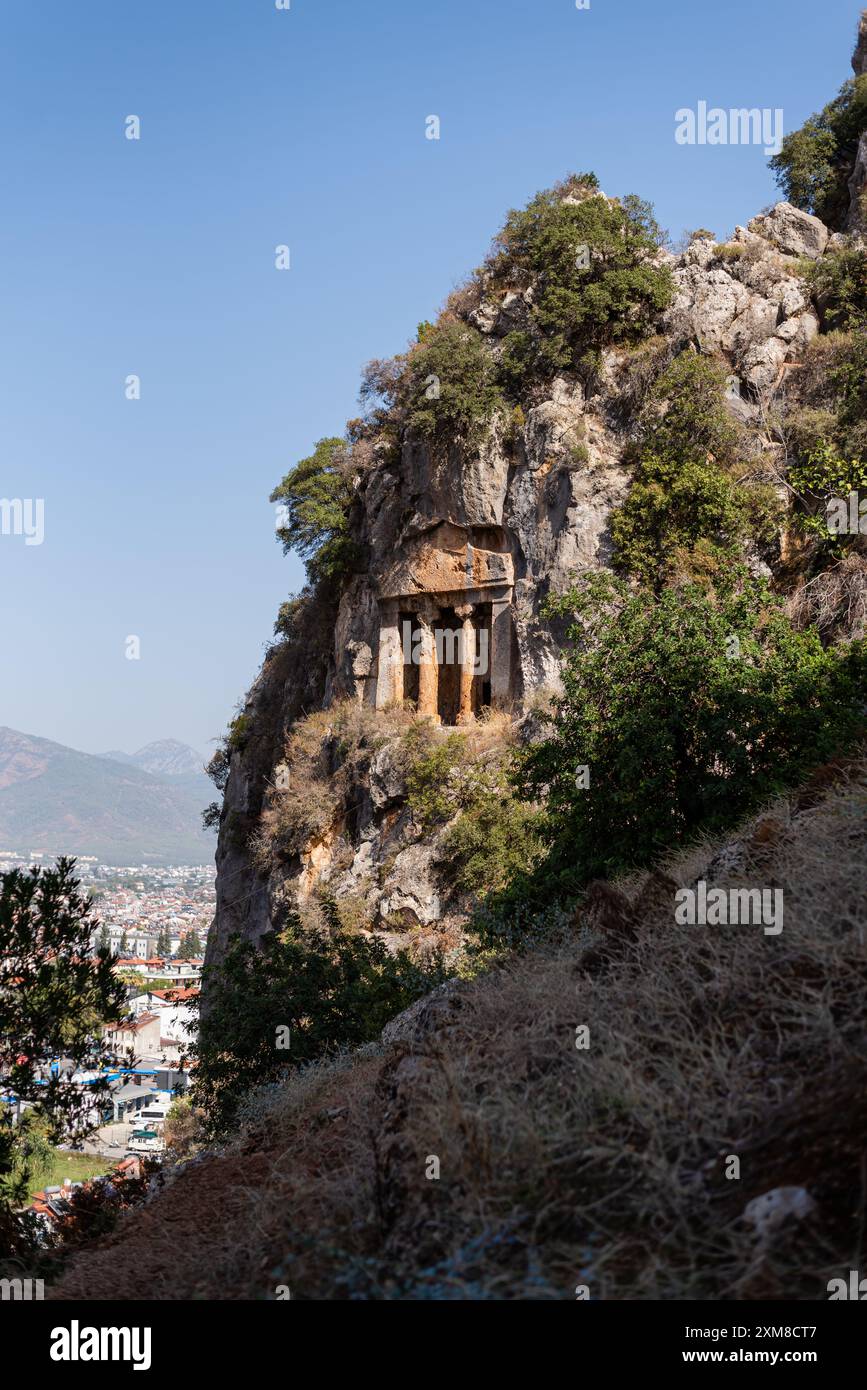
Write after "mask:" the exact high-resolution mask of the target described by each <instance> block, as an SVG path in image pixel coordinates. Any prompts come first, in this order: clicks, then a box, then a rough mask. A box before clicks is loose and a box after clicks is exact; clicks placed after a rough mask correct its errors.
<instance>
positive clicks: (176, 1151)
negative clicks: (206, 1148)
mask: <svg viewBox="0 0 867 1390" xmlns="http://www.w3.org/2000/svg"><path fill="white" fill-rule="evenodd" d="M201 1134H202V1117H201V1115H200V1113H199V1112H198V1111H197V1110H196V1108H195V1106H194V1105H193V1103H192V1101H191V1100H190V1098H189V1096H178V1097H177V1098H176V1099H175V1100H173V1101H172V1104H171V1107H170V1109H169V1113H168V1114H167V1115H166V1120H165V1124H164V1126H163V1137H164V1139H165V1141H166V1148H167V1149H168V1150H169V1151H170V1152H171V1154H172V1157H173V1158H175V1159H177V1160H182V1159H185V1158H190V1157H191V1156H192V1155H193V1154H194V1153H195V1152H196V1149H197V1148H198V1147H199V1143H200V1140H201Z"/></svg>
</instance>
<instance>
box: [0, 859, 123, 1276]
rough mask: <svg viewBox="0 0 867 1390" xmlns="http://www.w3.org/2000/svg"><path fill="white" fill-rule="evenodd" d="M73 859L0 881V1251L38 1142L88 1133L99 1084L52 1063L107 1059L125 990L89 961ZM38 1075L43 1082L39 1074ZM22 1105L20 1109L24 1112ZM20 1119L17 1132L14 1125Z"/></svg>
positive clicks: (12, 1232) (7, 1245) (84, 905)
mask: <svg viewBox="0 0 867 1390" xmlns="http://www.w3.org/2000/svg"><path fill="white" fill-rule="evenodd" d="M74 865H75V861H74V860H71V859H59V860H58V861H57V865H56V867H54V868H33V869H31V870H29V872H25V871H23V870H21V869H12V870H10V871H9V872H7V873H3V874H0V1077H2V1080H3V1088H4V1090H5V1091H6V1092H7V1094H8V1095H10V1096H12V1097H14V1101H13V1103H11V1104H3V1105H0V1252H2V1253H4V1254H9V1253H10V1252H12V1251H14V1250H15V1249H17V1248H18V1247H19V1245H20V1243H21V1241H22V1240H23V1236H24V1233H23V1229H22V1226H21V1223H20V1222H19V1221H18V1220H17V1218H16V1216H15V1214H14V1211H13V1208H14V1206H16V1205H20V1203H21V1202H22V1200H24V1199H25V1198H26V1196H27V1192H28V1184H29V1179H30V1177H31V1175H32V1172H33V1169H34V1164H36V1163H37V1162H38V1161H39V1160H40V1155H42V1156H43V1157H44V1148H45V1144H46V1143H50V1144H56V1143H58V1142H60V1141H61V1140H65V1141H72V1142H77V1141H79V1140H80V1139H81V1138H82V1137H83V1136H84V1135H85V1134H86V1133H87V1132H88V1131H89V1130H90V1129H91V1128H92V1127H93V1111H92V1110H91V1109H90V1105H91V1102H92V1101H94V1100H95V1101H98V1100H99V1098H100V1097H101V1095H102V1094H103V1093H104V1092H105V1090H106V1087H105V1085H98V1086H93V1087H88V1088H87V1091H86V1093H85V1091H84V1089H83V1088H81V1087H78V1086H72V1085H70V1083H69V1080H68V1078H67V1077H66V1075H60V1074H58V1075H51V1073H50V1063H51V1061H52V1059H53V1058H55V1057H58V1056H63V1057H66V1058H68V1059H69V1061H70V1062H71V1063H72V1065H73V1067H76V1068H77V1067H79V1066H81V1065H83V1064H84V1063H85V1062H86V1063H87V1064H88V1065H90V1066H98V1065H99V1064H100V1062H101V1061H103V1060H105V1059H107V1057H108V1051H107V1049H106V1048H105V1047H104V1046H103V1044H102V1043H101V1041H99V1036H100V1030H101V1026H102V1024H103V1023H105V1022H110V1021H115V1020H117V1019H119V1018H120V1017H121V1014H122V1012H123V1007H124V999H125V991H124V988H123V985H122V983H121V982H120V981H119V980H117V979H116V978H115V976H114V974H113V973H112V958H111V956H110V955H109V953H108V952H107V951H105V950H102V949H99V950H98V951H97V954H96V958H95V959H94V957H93V956H92V955H91V954H90V941H91V937H92V934H93V930H94V927H95V925H96V924H95V923H94V921H93V920H92V906H91V903H90V902H89V901H88V900H87V899H85V898H83V897H82V896H81V894H80V893H79V884H78V881H77V880H76V879H75V877H74V874H73V870H74ZM43 1072H44V1073H45V1075H42V1073H43ZM25 1106H26V1107H28V1108H27V1109H26V1111H25V1110H24V1109H23V1107H25ZM22 1114H26V1115H27V1120H26V1123H25V1124H24V1126H23V1128H21V1129H19V1128H18V1126H17V1125H16V1124H15V1120H16V1118H17V1117H20V1115H22Z"/></svg>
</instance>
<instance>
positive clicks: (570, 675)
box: [520, 569, 867, 900]
mask: <svg viewBox="0 0 867 1390" xmlns="http://www.w3.org/2000/svg"><path fill="white" fill-rule="evenodd" d="M552 611H554V612H556V613H558V614H559V615H560V616H561V617H563V618H566V619H567V620H568V621H569V623H570V626H569V638H570V641H571V643H572V645H571V646H570V649H569V651H568V653H567V657H566V663H565V667H564V672H563V679H564V693H563V696H562V698H561V699H560V700H559V701H558V702H557V705H556V712H555V715H554V718H553V722H552V724H551V726H550V731H549V733H548V734H547V737H545V738H543V740H542V741H541V742H539V743H538V744H535V745H533V746H531V747H529V748H528V749H527V750H526V751H525V752H524V753H523V754H522V760H521V769H520V782H521V785H522V787H523V789H524V791H525V793H526V794H527V795H529V796H530V797H532V798H538V799H544V801H545V805H546V809H547V821H546V824H545V825H544V827H543V829H544V834H545V837H546V839H547V841H548V844H549V846H550V850H549V855H548V857H547V859H546V860H545V862H544V863H543V865H542V866H541V869H540V870H539V873H538V874H537V875H536V876H535V878H534V879H533V880H532V882H531V883H530V884H529V885H528V884H527V883H525V884H524V889H525V890H526V891H527V892H529V894H530V896H531V897H532V896H533V894H536V895H538V896H540V897H541V898H545V899H547V900H550V897H551V895H552V894H553V895H554V896H556V895H557V893H558V892H562V893H563V894H564V895H567V894H568V892H569V891H572V892H575V891H577V890H578V889H579V888H580V886H581V885H582V884H583V883H585V882H586V881H587V880H588V879H590V878H592V877H599V876H609V875H611V874H613V873H615V872H617V871H619V870H621V869H624V868H628V867H633V866H636V865H643V864H647V863H648V862H649V861H650V860H652V859H653V858H654V857H655V856H656V855H657V854H658V853H659V852H660V851H663V850H666V849H669V848H670V847H672V846H674V845H677V844H680V843H682V842H684V841H685V840H686V839H687V838H689V837H691V836H693V835H695V834H697V833H699V832H700V831H706V832H708V833H714V832H716V831H719V830H721V829H723V828H725V827H726V826H729V825H731V824H733V823H735V822H736V821H737V820H738V819H739V818H740V817H742V816H743V815H744V814H745V813H746V812H747V811H748V810H749V809H750V808H751V807H752V806H754V805H756V804H757V803H758V802H760V801H762V800H763V799H765V798H767V797H769V796H771V795H772V794H774V793H776V792H777V791H778V790H780V789H782V788H784V787H786V786H789V785H792V784H794V783H795V782H797V780H798V779H799V778H801V777H802V776H803V775H804V774H805V772H806V771H807V770H808V769H809V768H810V767H811V766H814V765H815V764H816V763H819V762H822V761H824V760H826V759H827V758H828V757H830V756H831V755H832V754H834V753H835V751H838V750H839V748H840V747H841V746H845V745H846V744H847V742H851V739H852V738H853V737H854V736H855V735H856V733H857V732H858V730H859V729H860V728H861V727H862V726H863V721H864V716H863V689H864V680H865V676H867V647H865V644H864V643H863V642H854V643H852V644H851V645H849V646H847V647H843V648H833V649H831V650H828V651H826V650H824V649H823V648H822V645H821V643H820V641H819V638H818V636H817V634H816V633H815V632H814V631H813V630H809V631H795V630H794V629H793V627H792V626H791V624H790V622H789V620H788V618H787V616H786V615H785V612H784V610H783V607H782V604H781V601H779V600H778V599H776V598H774V597H773V596H772V595H771V593H770V592H769V590H768V589H767V586H766V585H765V584H764V582H763V581H759V580H755V579H752V578H750V577H749V576H748V575H747V574H746V572H745V571H744V570H743V569H740V570H732V571H731V572H730V573H729V574H728V576H727V577H726V580H725V585H724V586H723V585H722V584H721V585H720V586H719V587H718V589H717V591H716V592H715V593H709V592H707V591H706V590H705V589H703V588H701V587H699V586H698V585H696V584H684V585H681V586H679V587H674V586H672V587H669V588H667V589H665V590H664V591H663V592H662V593H661V594H659V595H655V594H653V593H652V592H650V591H648V590H647V589H643V588H642V589H638V590H637V591H636V590H630V588H629V587H628V585H626V584H625V583H624V582H622V581H618V580H615V579H613V578H611V577H610V576H606V575H593V576H590V577H589V578H588V579H587V580H586V581H585V582H584V584H583V585H582V586H581V587H580V588H576V589H574V590H573V591H572V592H571V593H569V594H567V595H566V596H565V597H564V598H562V599H561V600H559V601H558V602H557V603H556V604H554V605H552ZM582 767H586V768H589V786H584V785H582V778H581V777H579V775H578V773H579V769H580V768H582Z"/></svg>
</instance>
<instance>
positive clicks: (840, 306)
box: [807, 244, 867, 333]
mask: <svg viewBox="0 0 867 1390" xmlns="http://www.w3.org/2000/svg"><path fill="white" fill-rule="evenodd" d="M807 281H808V283H809V285H810V288H811V289H812V291H813V294H814V295H815V297H816V300H817V302H818V304H819V306H820V309H821V313H822V320H823V325H824V326H825V328H827V329H829V330H833V329H840V330H842V331H843V332H844V333H846V332H849V331H850V330H851V329H856V328H859V327H863V326H864V325H865V324H867V250H865V248H864V247H863V246H860V245H857V244H855V245H852V246H844V247H841V248H840V249H839V250H834V251H828V252H826V253H825V255H824V256H823V257H822V258H821V260H818V261H811V263H810V269H809V270H808V272H807Z"/></svg>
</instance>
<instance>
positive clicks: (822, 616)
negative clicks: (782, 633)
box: [786, 541, 867, 641]
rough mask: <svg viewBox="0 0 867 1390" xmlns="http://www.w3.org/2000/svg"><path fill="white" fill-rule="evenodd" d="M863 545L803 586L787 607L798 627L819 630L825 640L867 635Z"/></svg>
mask: <svg viewBox="0 0 867 1390" xmlns="http://www.w3.org/2000/svg"><path fill="white" fill-rule="evenodd" d="M863 547H864V542H863V541H861V542H859V549H858V550H850V551H848V552H847V553H846V554H845V555H844V556H843V557H842V558H841V559H840V560H837V561H835V562H834V563H833V564H832V565H830V566H829V567H828V569H825V570H822V572H821V573H820V574H817V575H814V577H813V578H812V579H809V580H807V581H806V582H805V583H803V584H800V585H799V586H798V588H797V589H796V590H795V591H794V593H793V594H792V595H791V596H790V597H789V599H788V601H787V604H786V607H787V610H788V613H789V616H790V617H791V619H792V621H793V622H794V623H795V625H796V626H797V627H810V626H812V625H813V624H815V625H816V627H817V628H818V629H819V632H820V634H821V635H822V637H823V639H825V640H829V641H841V640H843V639H846V640H850V639H852V638H857V637H864V636H865V635H867V553H865V550H864V548H863Z"/></svg>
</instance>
